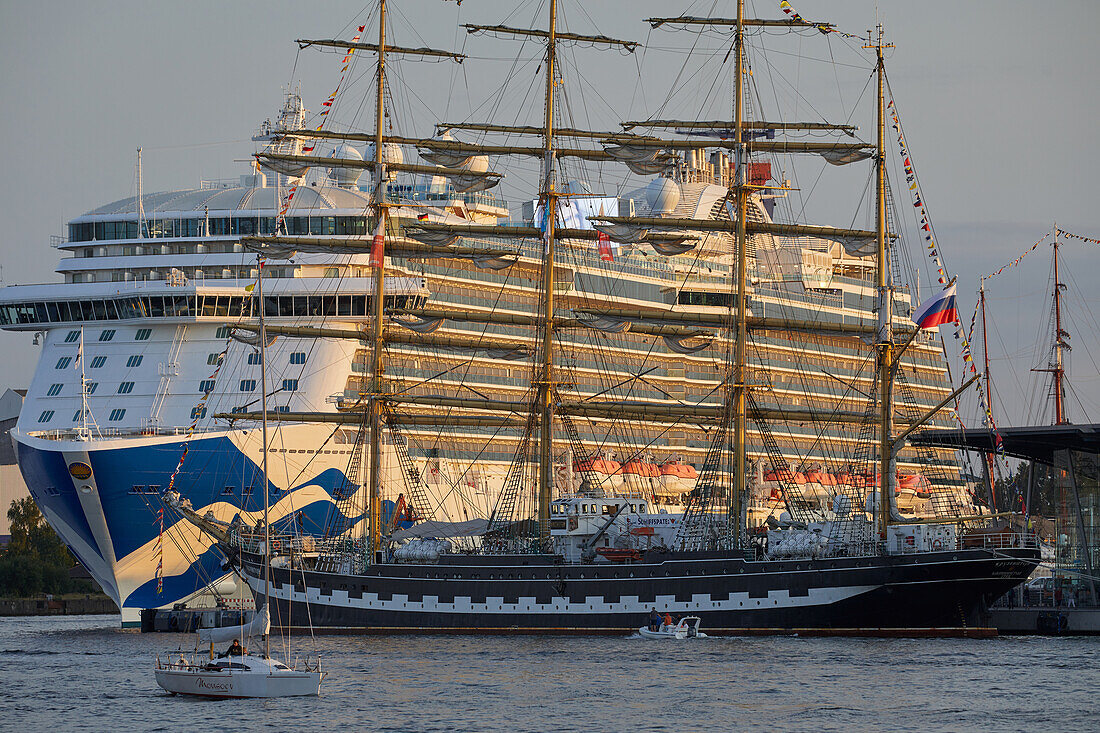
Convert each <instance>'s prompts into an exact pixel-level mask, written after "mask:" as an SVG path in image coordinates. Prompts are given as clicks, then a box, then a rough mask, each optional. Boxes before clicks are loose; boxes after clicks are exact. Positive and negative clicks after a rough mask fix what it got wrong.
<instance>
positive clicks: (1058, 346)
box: [1051, 227, 1066, 425]
mask: <svg viewBox="0 0 1100 733" xmlns="http://www.w3.org/2000/svg"><path fill="white" fill-rule="evenodd" d="M1062 333H1063V331H1062V280H1061V278H1060V277H1059V276H1058V228H1057V227H1055V228H1054V368H1053V369H1052V370H1051V371H1052V372H1053V374H1054V424H1055V425H1063V424H1065V422H1066V413H1065V409H1066V408H1065V404H1064V398H1065V392H1063V385H1062V378H1063V377H1064V376H1065V373H1066V369H1065V364H1064V362H1063V361H1062V347H1063V346H1064V342H1063V341H1062Z"/></svg>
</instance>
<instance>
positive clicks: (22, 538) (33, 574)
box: [0, 496, 99, 597]
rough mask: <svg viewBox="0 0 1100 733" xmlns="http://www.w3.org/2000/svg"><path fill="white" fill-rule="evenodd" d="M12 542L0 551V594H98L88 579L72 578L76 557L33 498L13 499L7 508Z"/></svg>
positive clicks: (15, 595) (14, 595) (18, 595)
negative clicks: (47, 520) (70, 572)
mask: <svg viewBox="0 0 1100 733" xmlns="http://www.w3.org/2000/svg"><path fill="white" fill-rule="evenodd" d="M8 522H9V523H10V524H11V530H10V531H11V541H10V542H9V543H8V546H7V547H6V548H4V550H3V551H2V552H0V595H3V596H9V597H28V596H36V595H41V594H43V593H52V594H54V595H62V594H64V593H97V592H99V588H98V587H96V585H95V583H94V582H92V581H90V580H87V579H73V578H70V577H69V571H70V570H71V569H72V568H73V567H74V566H75V565H76V558H74V557H73V555H72V553H71V552H69V548H67V547H66V546H65V543H64V542H62V541H61V538H60V537H58V536H57V533H56V532H54V531H53V528H52V527H50V525H49V524H48V523H47V522H46V518H45V517H43V516H42V512H40V511H39V510H38V505H36V504H35V503H34V499H32V498H31V497H29V496H27V497H24V498H22V499H16V500H15V501H13V502H12V503H11V506H10V507H9V508H8Z"/></svg>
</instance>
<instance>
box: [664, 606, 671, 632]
mask: <svg viewBox="0 0 1100 733" xmlns="http://www.w3.org/2000/svg"><path fill="white" fill-rule="evenodd" d="M664 622H665V626H667V627H669V628H671V627H672V614H671V613H669V612H668V609H667V608H666V609H665V617H664Z"/></svg>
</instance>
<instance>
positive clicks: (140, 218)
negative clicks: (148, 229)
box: [137, 148, 145, 239]
mask: <svg viewBox="0 0 1100 733" xmlns="http://www.w3.org/2000/svg"><path fill="white" fill-rule="evenodd" d="M144 188H145V186H144V184H143V182H142V171H141V148H138V149H137V225H138V230H137V238H138V239H144V238H145V196H144V195H143V194H144Z"/></svg>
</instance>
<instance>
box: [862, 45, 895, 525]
mask: <svg viewBox="0 0 1100 733" xmlns="http://www.w3.org/2000/svg"><path fill="white" fill-rule="evenodd" d="M882 35H883V30H882V25H881V24H879V26H878V38H877V39H876V40H875V41H874V42H873V43H872V42H871V34H870V32H868V34H867V36H868V45H865V46H864V48H873V49H874V50H875V77H876V81H877V87H878V96H877V100H878V104H877V106H876V107H875V114H876V120H875V133H876V134H875V234H876V239H877V244H878V255H877V259H876V265H875V268H876V278H877V285H878V307H879V332H878V337H877V343H876V346H877V349H878V365H877V366H878V386H879V394H878V399H879V470H878V473H879V481H878V486H879V496H878V525H879V526H878V533H879V536H880V537H881V538H882V539H886V528H887V527H888V526H889V524H890V504H891V502H892V500H893V490H894V469H893V465H894V460H893V459H894V445H895V442H894V439H893V438H892V437H891V432H892V430H893V414H894V407H893V375H894V369H895V368H896V365H895V363H894V344H893V334H892V333H891V322H892V320H893V306H894V303H893V300H894V298H893V294H892V289H891V288H890V287H889V285H888V283H887V278H888V276H889V263H888V262H887V259H886V258H887V252H886V96H885V93H884V90H883V82H884V78H885V75H886V66H885V64H884V63H883V59H882V51H883V49H885V48H893V44H884V43H883V42H882Z"/></svg>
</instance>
